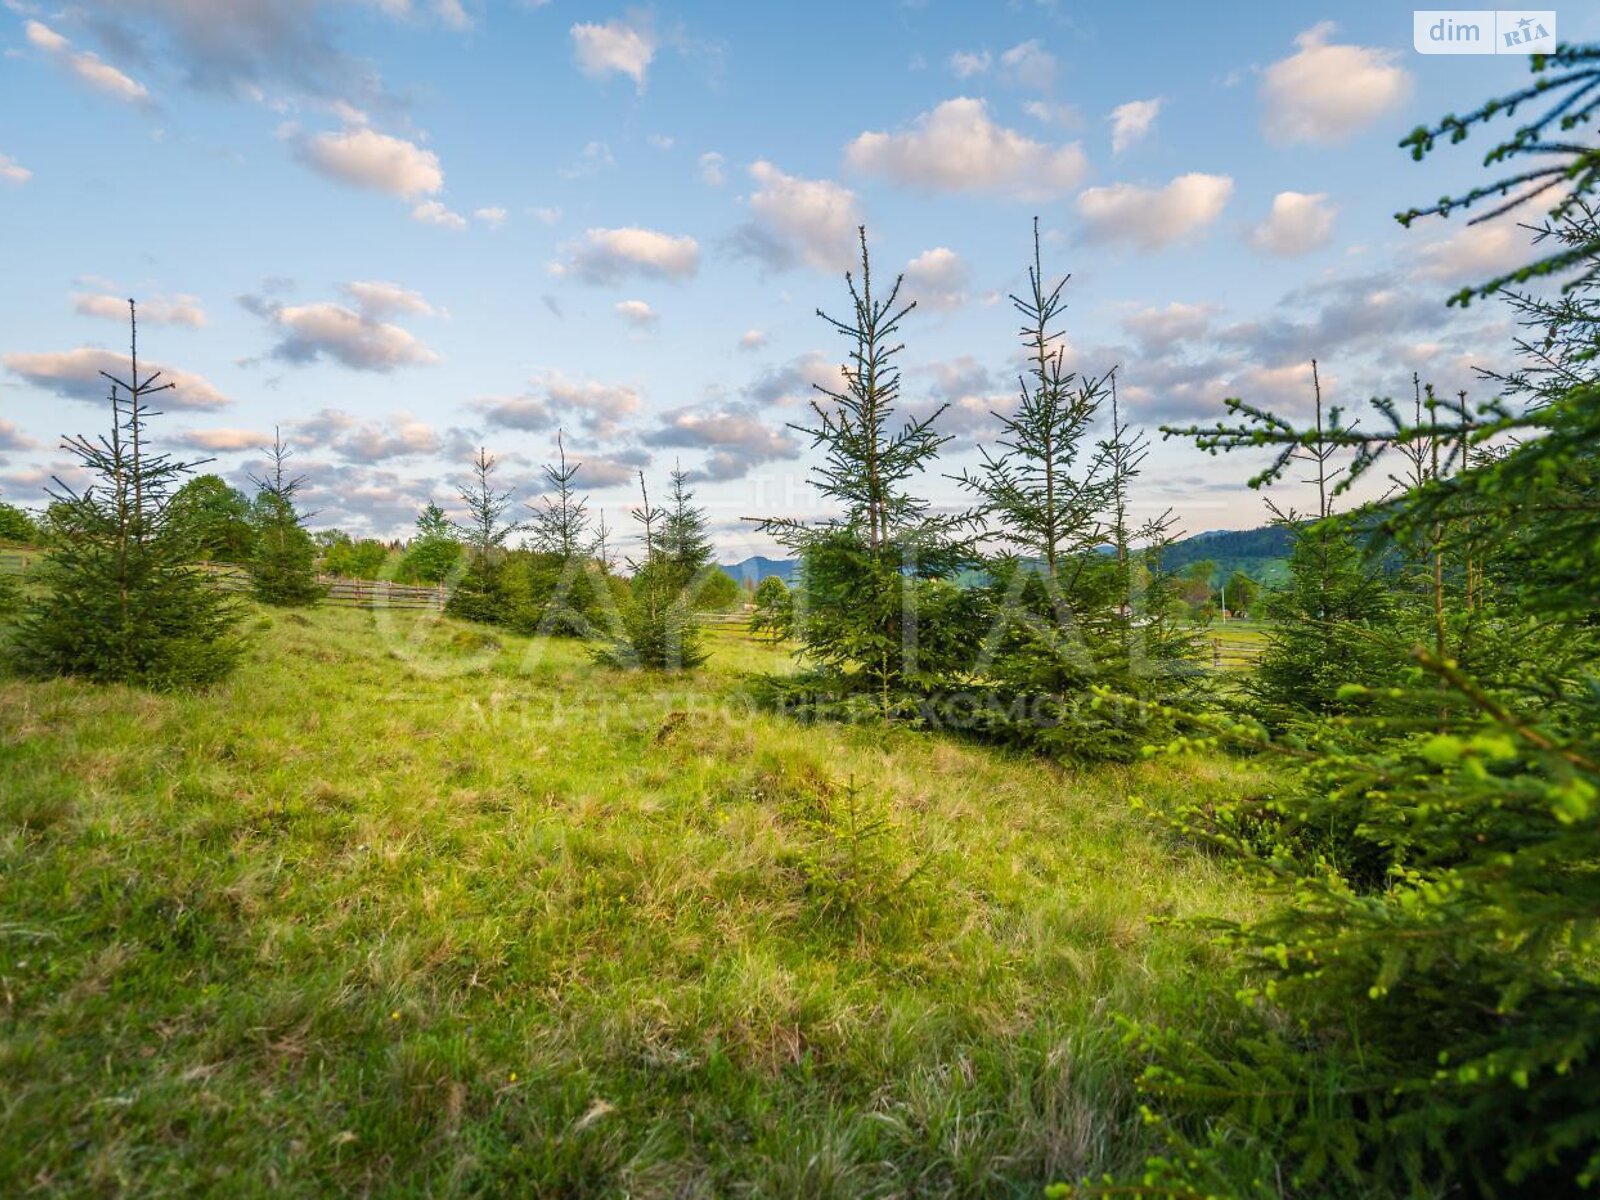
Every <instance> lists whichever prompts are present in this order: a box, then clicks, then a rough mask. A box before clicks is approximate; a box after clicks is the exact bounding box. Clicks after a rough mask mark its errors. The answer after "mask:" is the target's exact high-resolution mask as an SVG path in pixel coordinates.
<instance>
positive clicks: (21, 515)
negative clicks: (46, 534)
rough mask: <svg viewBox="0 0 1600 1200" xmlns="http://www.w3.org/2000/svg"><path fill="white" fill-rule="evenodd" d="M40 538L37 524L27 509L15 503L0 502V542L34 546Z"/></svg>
mask: <svg viewBox="0 0 1600 1200" xmlns="http://www.w3.org/2000/svg"><path fill="white" fill-rule="evenodd" d="M39 540H40V529H39V524H38V522H36V521H35V520H34V519H33V518H32V517H31V516H30V515H29V514H28V511H27V509H23V508H18V507H17V506H16V505H15V504H5V503H0V542H11V543H14V544H16V545H20V546H36V545H38V544H39Z"/></svg>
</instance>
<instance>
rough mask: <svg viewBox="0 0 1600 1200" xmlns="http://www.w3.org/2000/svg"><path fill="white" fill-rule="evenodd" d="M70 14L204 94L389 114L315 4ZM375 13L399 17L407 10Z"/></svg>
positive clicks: (144, 0)
mask: <svg viewBox="0 0 1600 1200" xmlns="http://www.w3.org/2000/svg"><path fill="white" fill-rule="evenodd" d="M448 2H449V0H437V3H438V4H446V3H448ZM74 7H75V8H76V9H78V10H82V11H86V12H87V14H88V16H89V19H90V21H91V22H92V24H93V26H94V29H95V31H96V33H97V34H99V35H100V37H101V38H102V39H103V40H104V41H105V42H106V44H107V45H108V46H113V47H114V48H115V49H116V50H117V51H118V55H119V57H121V58H123V59H125V60H127V61H135V62H154V61H160V62H163V63H165V64H168V65H170V66H172V67H174V68H176V69H177V70H178V71H180V72H181V73H182V74H183V75H184V77H185V81H186V82H187V83H188V84H189V85H190V86H191V87H194V88H197V89H199V90H202V91H210V92H225V93H227V94H229V95H232V96H237V97H240V98H246V99H251V100H255V101H265V102H269V103H270V102H277V101H278V100H279V99H280V98H281V97H282V96H283V95H285V94H287V95H289V96H293V97H300V96H309V97H312V98H315V99H317V100H320V101H323V102H329V103H332V102H349V101H354V102H355V104H354V105H352V107H362V106H365V107H374V106H388V107H392V102H390V101H389V100H388V98H387V97H386V96H385V95H384V93H383V88H382V85H381V83H380V82H379V80H378V77H377V75H376V73H375V72H374V71H373V69H372V67H371V65H370V64H369V63H367V62H365V61H363V60H360V59H356V58H353V57H351V56H349V55H346V54H344V53H342V52H341V51H340V50H339V49H338V47H337V45H336V40H335V34H334V30H333V28H332V25H331V24H330V22H329V21H328V20H327V15H328V13H329V11H330V9H331V8H332V6H330V5H327V4H324V3H322V2H321V0H271V2H270V3H269V2H266V0H205V2H204V3H197V2H196V0H138V2H137V3H130V0H79V2H78V3H77V4H76V5H75V6H74ZM378 7H379V8H380V9H382V10H383V11H384V12H386V13H388V14H389V15H391V16H404V15H405V12H406V10H407V8H408V5H406V4H405V3H401V2H399V0H384V2H383V3H381V4H379V5H378ZM269 93H276V94H269Z"/></svg>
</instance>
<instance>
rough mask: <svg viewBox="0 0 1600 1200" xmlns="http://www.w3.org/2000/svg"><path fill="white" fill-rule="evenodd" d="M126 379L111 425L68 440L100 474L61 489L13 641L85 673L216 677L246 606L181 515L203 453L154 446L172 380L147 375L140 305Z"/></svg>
mask: <svg viewBox="0 0 1600 1200" xmlns="http://www.w3.org/2000/svg"><path fill="white" fill-rule="evenodd" d="M128 317H129V325H130V329H131V339H130V349H129V364H128V375H127V378H126V379H122V378H118V377H116V376H112V375H109V374H108V375H106V379H107V380H108V381H109V382H110V385H111V390H110V404H111V428H110V431H109V433H108V434H102V435H100V436H98V437H94V438H90V437H85V436H82V435H78V436H73V437H68V438H66V439H65V440H64V441H63V443H62V448H63V449H64V450H65V451H66V452H67V453H68V454H70V455H71V456H72V457H73V458H74V459H76V460H77V462H78V465H79V467H80V468H81V469H82V470H83V472H84V473H85V474H86V475H87V476H88V477H89V478H90V479H91V481H92V482H91V483H90V484H89V485H88V486H87V487H86V488H84V490H83V491H82V492H79V491H76V490H74V489H73V488H72V487H70V486H68V485H67V484H65V483H62V482H61V481H60V480H59V479H57V480H56V481H55V487H54V488H52V489H50V491H49V495H50V498H51V501H52V503H51V514H52V525H53V530H52V542H51V550H50V553H49V555H48V556H47V557H46V558H45V560H44V562H43V564H42V566H41V567H40V568H39V570H38V573H37V576H36V580H37V584H38V587H37V589H36V592H35V594H34V596H33V597H32V598H31V599H29V600H28V601H27V602H26V604H25V606H24V609H23V613H22V618H21V621H20V623H19V625H18V628H17V630H16V633H15V637H14V640H13V643H12V648H13V651H14V653H15V655H16V657H17V660H18V663H19V665H20V666H21V667H22V668H23V669H24V670H26V671H29V672H31V673H33V674H39V675H79V676H83V677H85V678H88V679H93V680H97V681H100V682H119V683H133V684H138V685H141V686H144V687H149V688H155V689H161V690H166V689H176V688H187V687H196V686H201V685H204V684H208V683H212V682H214V681H215V680H218V679H220V678H222V677H223V676H224V675H226V674H227V673H228V672H229V671H231V670H232V669H233V667H234V666H235V664H236V663H237V662H238V660H239V656H240V654H241V653H242V643H241V641H240V639H239V637H238V635H237V633H236V627H237V624H238V620H239V614H238V610H237V608H236V607H235V605H234V604H233V603H232V602H231V601H230V599H229V598H228V597H227V596H226V595H225V594H223V593H222V592H221V591H219V590H218V588H217V586H216V584H215V583H214V581H213V580H212V579H211V578H210V577H209V576H208V575H207V574H206V573H205V572H203V571H202V570H201V569H200V568H199V567H197V566H196V565H195V561H194V547H193V544H192V541H191V539H190V538H189V537H188V536H187V535H186V534H185V532H184V531H183V530H182V528H181V527H176V526H174V524H173V522H172V519H171V511H170V503H169V501H170V498H171V496H172V493H173V491H174V489H175V487H176V486H177V485H178V484H179V482H180V481H181V480H182V479H183V478H184V477H185V476H187V475H189V474H190V473H191V472H192V471H193V469H194V467H195V466H197V465H199V464H196V463H186V462H180V461H178V460H177V459H174V458H172V457H170V456H169V455H166V454H162V453H157V452H155V451H153V450H152V449H151V447H150V444H149V430H148V422H149V420H150V418H151V417H153V416H156V415H158V414H157V413H156V412H155V411H154V410H152V408H151V407H150V401H151V397H153V396H156V395H158V394H160V393H161V392H164V391H167V390H169V389H171V388H172V387H173V386H174V385H172V384H170V383H159V382H158V380H159V378H160V372H154V373H152V374H149V375H141V373H140V367H139V339H138V333H139V328H138V313H137V310H136V309H135V307H134V304H133V301H131V300H130V301H129V302H128Z"/></svg>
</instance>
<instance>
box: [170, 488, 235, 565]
mask: <svg viewBox="0 0 1600 1200" xmlns="http://www.w3.org/2000/svg"><path fill="white" fill-rule="evenodd" d="M170 519H171V521H172V523H173V526H174V527H175V531H176V532H177V533H178V534H179V535H180V536H182V537H186V538H188V539H189V541H190V543H191V544H192V545H193V546H194V547H195V553H196V554H197V555H198V556H199V557H200V558H202V559H208V560H212V561H215V562H228V563H243V562H248V561H249V560H250V556H251V553H252V552H253V550H254V547H255V529H254V528H253V527H252V525H251V522H250V499H249V497H247V496H246V495H245V494H244V493H243V492H241V491H239V489H238V488H235V487H231V486H230V485H229V484H228V482H227V481H226V480H224V479H223V478H222V477H221V476H220V475H197V476H195V477H194V478H193V479H191V480H189V481H188V482H187V483H185V484H184V485H183V486H182V487H180V488H179V489H178V490H177V491H176V492H175V493H174V494H173V497H172V512H171V514H170Z"/></svg>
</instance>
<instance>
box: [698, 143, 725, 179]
mask: <svg viewBox="0 0 1600 1200" xmlns="http://www.w3.org/2000/svg"><path fill="white" fill-rule="evenodd" d="M723 162H724V159H723V157H722V155H720V154H718V153H717V152H716V151H715V150H708V151H706V153H704V154H702V155H701V156H700V178H701V180H702V181H703V182H705V183H709V184H710V185H711V186H712V187H721V186H722V185H723V184H725V183H727V182H728V176H727V174H726V172H724V171H723V169H722V164H723Z"/></svg>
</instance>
